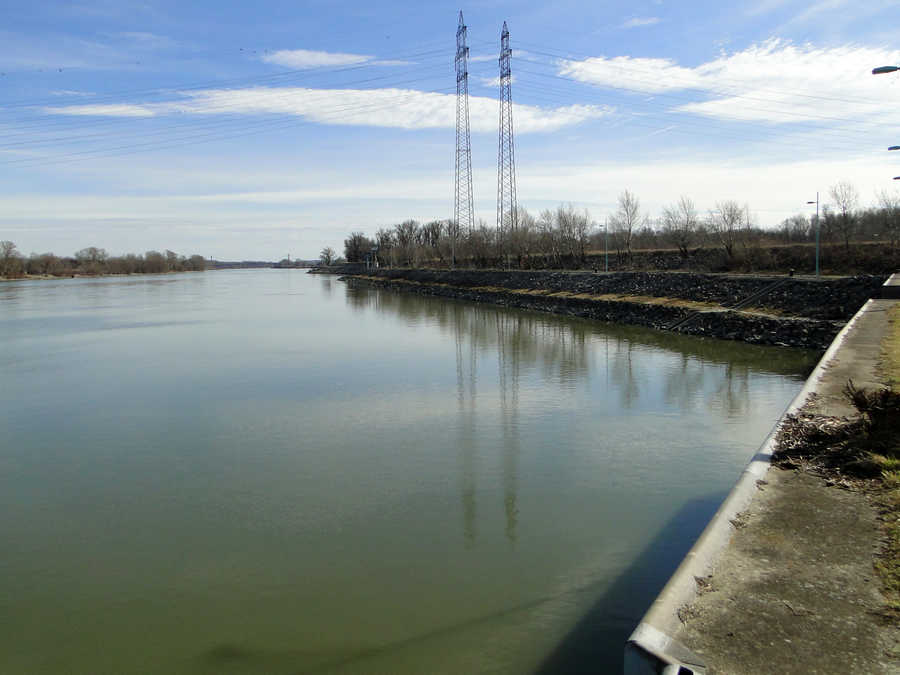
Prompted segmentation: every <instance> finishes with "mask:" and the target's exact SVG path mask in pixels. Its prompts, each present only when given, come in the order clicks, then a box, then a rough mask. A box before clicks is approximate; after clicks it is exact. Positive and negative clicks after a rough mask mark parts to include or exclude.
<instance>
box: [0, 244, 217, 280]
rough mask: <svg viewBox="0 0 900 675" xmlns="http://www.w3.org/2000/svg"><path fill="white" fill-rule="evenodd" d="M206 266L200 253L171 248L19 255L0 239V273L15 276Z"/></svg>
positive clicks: (143, 271)
mask: <svg viewBox="0 0 900 675" xmlns="http://www.w3.org/2000/svg"><path fill="white" fill-rule="evenodd" d="M205 269H206V261H205V260H204V258H203V256H201V255H192V256H190V257H185V256H181V255H178V254H177V253H175V252H174V251H168V250H167V251H166V252H165V253H160V252H159V251H147V252H146V253H144V254H143V255H140V254H137V255H136V254H134V253H129V254H126V255H122V256H111V255H109V254H108V253H107V252H106V250H105V249H102V248H98V247H96V246H88V247H87V248H83V249H81V250H80V251H78V252H76V253H75V255H73V256H57V255H54V254H53V253H32V254H31V255H30V256H28V257H27V258H26V257H25V256H23V255H22V254H21V253H20V252H19V250H18V248H17V247H16V245H15V244H14V243H13V242H11V241H0V276H3V277H6V278H9V279H16V278H19V277H23V276H25V275H26V274H31V275H43V276H74V275H76V274H78V275H95V274H162V273H165V272H199V271H203V270H205Z"/></svg>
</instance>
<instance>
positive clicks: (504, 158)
mask: <svg viewBox="0 0 900 675" xmlns="http://www.w3.org/2000/svg"><path fill="white" fill-rule="evenodd" d="M511 55H512V50H511V49H510V48H509V29H508V28H507V27H506V22H505V21H504V22H503V30H502V31H501V32H500V144H499V150H498V153H497V234H498V235H499V236H500V240H501V242H504V244H503V245H504V247H505V237H506V235H507V234H508V233H509V232H514V231H515V230H516V228H517V225H518V222H517V221H518V212H517V211H516V151H515V144H514V142H513V119H512V95H511V93H510V80H511V79H512V78H511V77H510V70H509V58H510V56H511Z"/></svg>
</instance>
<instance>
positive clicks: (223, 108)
mask: <svg viewBox="0 0 900 675" xmlns="http://www.w3.org/2000/svg"><path fill="white" fill-rule="evenodd" d="M454 101H455V97H454V96H453V95H449V94H439V93H435V92H424V91H417V90H411V89H308V88H303V87H252V88H248V89H208V90H204V91H197V92H190V93H189V94H187V95H186V96H185V98H183V99H181V100H178V101H167V102H164V103H143V104H127V103H117V104H98V105H75V106H59V107H49V108H45V110H46V111H47V112H49V113H52V114H57V115H80V116H85V115H91V116H104V117H153V116H162V115H169V114H173V113H186V114H196V115H217V114H230V115H234V114H245V115H254V114H255V115H258V114H279V115H296V116H298V117H302V118H304V119H306V120H308V121H310V122H315V123H318V124H331V125H353V126H372V127H394V128H400V129H436V128H454V127H455V125H456V118H455V114H456V113H455V110H456V107H455V103H454ZM469 110H470V115H471V126H472V130H473V131H488V132H489V131H496V125H497V119H496V118H497V101H496V99H494V98H488V97H483V96H471V97H470V98H469ZM611 110H612V109H611V108H609V107H607V106H597V105H577V104H576V105H569V106H562V107H557V108H541V107H537V106H531V105H516V106H515V113H514V114H515V117H514V119H515V120H516V131H517V132H519V133H530V132H539V131H554V130H556V129H560V128H562V127H566V126H571V125H573V124H579V123H581V122H584V121H586V120H589V119H596V118H599V117H603V116H605V115H608V114H610V112H611Z"/></svg>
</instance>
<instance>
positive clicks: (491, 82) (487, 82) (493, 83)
mask: <svg viewBox="0 0 900 675" xmlns="http://www.w3.org/2000/svg"><path fill="white" fill-rule="evenodd" d="M478 81H479V82H480V83H481V84H482V85H483V86H485V87H495V88H496V87H499V86H500V76H499V75H498V76H497V77H479V78H478ZM509 81H510V82H515V81H516V76H515V75H510V76H509Z"/></svg>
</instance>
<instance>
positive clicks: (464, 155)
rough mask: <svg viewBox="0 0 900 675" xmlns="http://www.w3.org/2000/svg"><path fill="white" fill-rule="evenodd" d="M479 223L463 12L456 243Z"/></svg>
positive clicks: (458, 81) (458, 70)
mask: <svg viewBox="0 0 900 675" xmlns="http://www.w3.org/2000/svg"><path fill="white" fill-rule="evenodd" d="M474 220H475V209H474V207H473V206H472V144H471V141H470V139H469V48H468V47H467V46H466V24H465V23H463V14H462V11H460V13H459V26H458V27H457V29H456V195H455V199H454V202H453V222H452V223H451V224H450V226H451V227H452V228H454V229H453V231H452V232H451V239H452V241H453V243H454V255H453V257H454V259H455V257H456V255H455V243H456V237H457V235H458V233H459V232H460V228H464V231H465V232H471V231H472V226H473V225H474Z"/></svg>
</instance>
